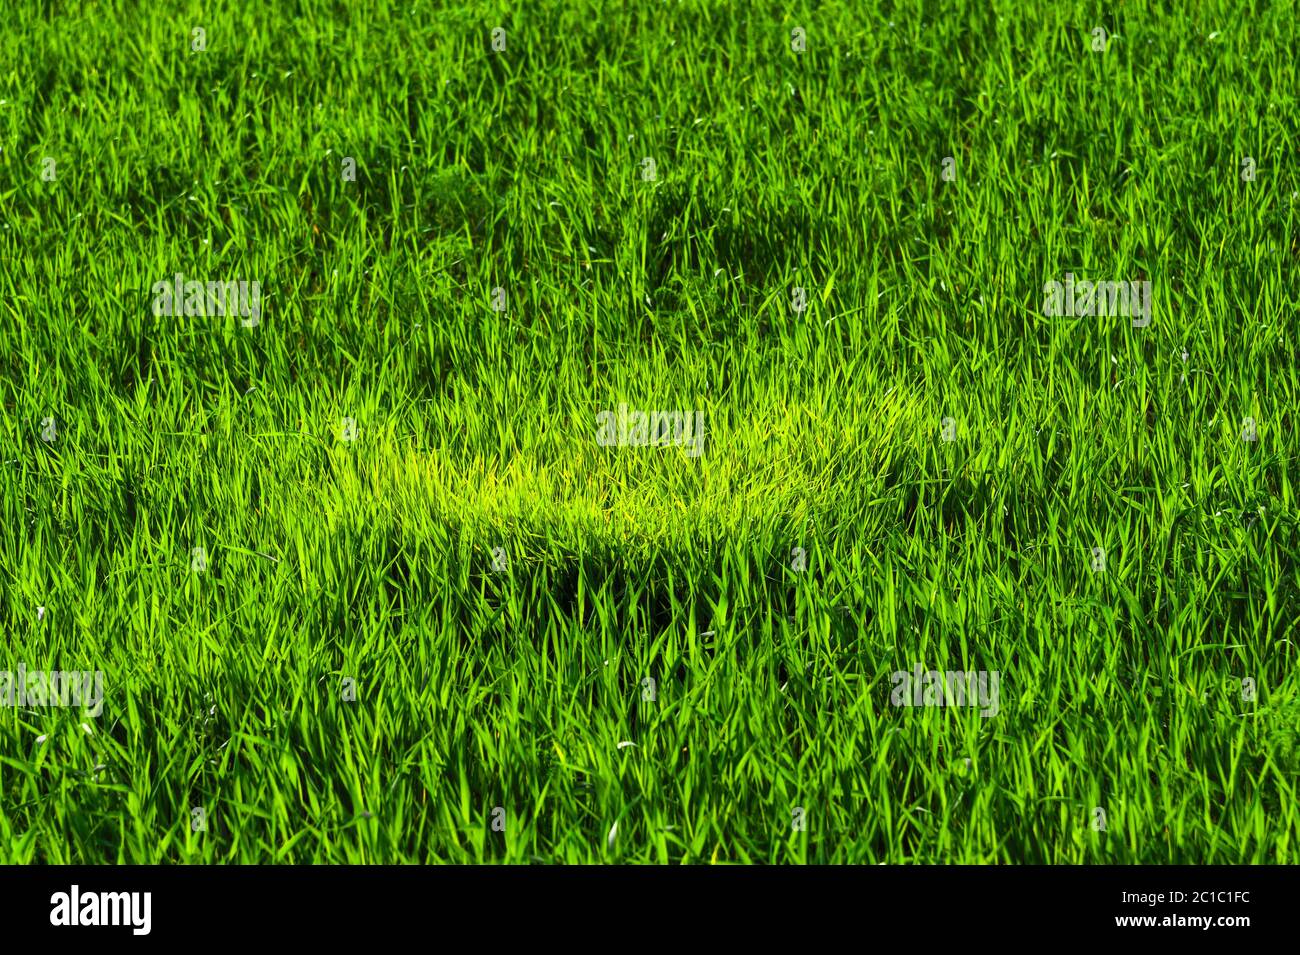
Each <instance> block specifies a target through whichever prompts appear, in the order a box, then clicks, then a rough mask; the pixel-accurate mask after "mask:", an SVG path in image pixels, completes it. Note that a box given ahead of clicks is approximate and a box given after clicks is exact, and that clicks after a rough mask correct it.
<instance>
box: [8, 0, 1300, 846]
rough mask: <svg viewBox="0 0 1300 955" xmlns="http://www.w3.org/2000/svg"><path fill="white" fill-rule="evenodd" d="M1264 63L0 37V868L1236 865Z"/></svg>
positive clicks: (1258, 363) (1180, 26)
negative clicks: (51, 674) (54, 675)
mask: <svg viewBox="0 0 1300 955" xmlns="http://www.w3.org/2000/svg"><path fill="white" fill-rule="evenodd" d="M218 7H220V9H218ZM1298 19H1300V11H1297V9H1296V5H1295V4H1294V3H1290V2H1286V3H1267V2H1261V3H1241V2H1233V3H1227V2H1218V0H1206V2H1203V3H1195V4H1166V3H1157V2H1135V3H1122V4H1101V5H1099V4H1093V3H1072V2H1048V0H1028V2H1014V3H1013V2H1009V0H993V2H991V3H976V2H973V0H960V2H926V3H920V2H897V3H889V2H880V0H863V2H862V3H827V4H806V3H794V4H778V3H773V2H770V0H755V2H752V3H738V2H710V3H705V2H673V3H668V2H652V0H644V2H630V3H629V2H618V0H614V2H610V3H592V2H588V0H564V2H561V0H538V2H537V3H533V4H524V5H507V4H504V3H497V2H467V3H460V4H447V5H444V4H432V3H420V2H406V3H394V2H390V0H367V2H365V3H357V4H351V3H344V2H327V0H297V2H287V0H285V2H268V3H259V4H253V3H249V4H243V3H230V4H221V5H217V4H198V3H189V2H181V3H176V2H160V3H152V4H137V3H134V2H130V0H102V2H98V3H85V4H79V3H62V2H36V0H12V2H10V3H8V4H6V5H5V7H4V10H3V12H0V222H2V223H3V228H2V229H0V402H2V403H3V415H0V462H2V463H0V626H2V627H3V632H4V650H3V654H0V862H17V863H27V862H49V863H71V862H75V863H145V862H189V863H216V862H258V863H303V862H322V863H323V862H331V863H332V862H363V863H427V862H451V863H479V862H483V863H498V862H507V863H527V862H571V863H588V862H590V863H603V862H622V863H679V862H688V863H711V862H716V863H803V862H808V863H872V864H874V863H918V862H920V863H939V862H961V863H1164V862H1167V863H1295V862H1297V861H1300V858H1297V852H1298V850H1300V846H1297V837H1298V836H1300V800H1298V798H1297V797H1298V796H1300V793H1298V792H1297V789H1298V784H1300V693H1298V691H1300V673H1298V671H1297V663H1298V662H1300V648H1298V647H1297V640H1298V637H1297V632H1298V628H1300V569H1298V564H1297V551H1298V550H1300V512H1298V510H1297V476H1298V475H1300V463H1298V462H1300V439H1298V438H1297V435H1296V416H1297V407H1300V372H1298V371H1297V365H1298V363H1297V361H1296V355H1297V351H1298V347H1297V340H1296V315H1297V305H1298V304H1300V296H1298V295H1297V279H1298V278H1300V236H1298V235H1297V222H1298V220H1300V172H1298V171H1297V157H1298V156H1300V151H1298V150H1300V101H1298V97H1300V67H1298V64H1300V56H1298V55H1297V53H1298V49H1297V48H1298V47H1300V43H1298V42H1297V37H1298V35H1300V30H1298V28H1297V21H1298ZM1098 30H1100V31H1101V32H1097V31H1098ZM1067 282H1068V283H1069V295H1068V296H1067V295H1064V294H1059V293H1061V292H1062V290H1064V289H1065V288H1066V283H1067ZM209 283H211V284H209ZM241 283H242V284H241ZM1052 283H1058V285H1059V288H1054V287H1053V284H1052ZM1079 283H1124V284H1123V285H1120V286H1109V288H1108V294H1102V295H1096V296H1095V297H1094V296H1093V295H1092V294H1091V293H1088V294H1082V293H1081V291H1080V290H1081V288H1082V286H1081V285H1080V284H1079ZM1129 283H1132V285H1131V286H1130V285H1129ZM1139 289H1149V298H1148V299H1146V304H1147V306H1149V309H1148V313H1147V314H1145V315H1143V314H1139V313H1138V312H1137V311H1136V309H1135V303H1136V302H1137V301H1138V299H1137V298H1134V297H1132V296H1130V295H1128V294H1127V293H1128V292H1132V293H1133V295H1137V290H1139ZM1089 300H1090V301H1089ZM1103 301H1105V302H1106V307H1102V306H1101V303H1102V302H1103ZM1126 308H1127V309H1128V311H1125V309H1126ZM656 411H658V412H665V413H666V414H664V415H662V416H655V415H654V414H653V412H656ZM638 412H642V413H645V417H644V418H640V417H638V414H637V413H638ZM20 668H22V672H23V673H25V674H26V676H25V680H26V681H28V682H27V683H24V681H23V680H20V679H19V678H18V673H19V672H20ZM48 671H57V672H59V673H62V672H65V671H66V672H78V673H85V674H91V673H99V674H100V675H101V677H102V695H101V694H97V693H96V694H93V695H87V694H85V693H83V694H82V698H81V699H80V700H79V701H78V700H77V699H75V698H73V697H71V696H68V695H67V694H64V696H63V698H62V699H61V700H60V699H56V696H57V695H58V694H57V693H56V692H55V690H56V689H66V681H65V685H64V686H63V687H57V686H54V687H51V686H48V685H47V686H46V687H45V688H44V689H43V690H42V689H41V687H40V681H39V680H38V681H37V683H36V684H35V685H34V686H35V687H36V691H35V695H29V694H28V688H29V686H28V684H29V683H30V681H31V679H32V676H33V673H36V674H43V673H46V672H48ZM932 673H933V674H934V675H933V676H932V675H931V674H932ZM7 677H8V679H6V678H7ZM86 685H89V683H87V684H86ZM83 688H84V687H83ZM46 691H48V692H46ZM74 696H75V694H74ZM94 696H98V697H99V698H98V699H94V698H93V697H94ZM56 702H64V703H69V704H71V705H66V706H61V705H54V704H55V703H56ZM91 703H93V704H94V705H93V706H92V705H89V704H91Z"/></svg>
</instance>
